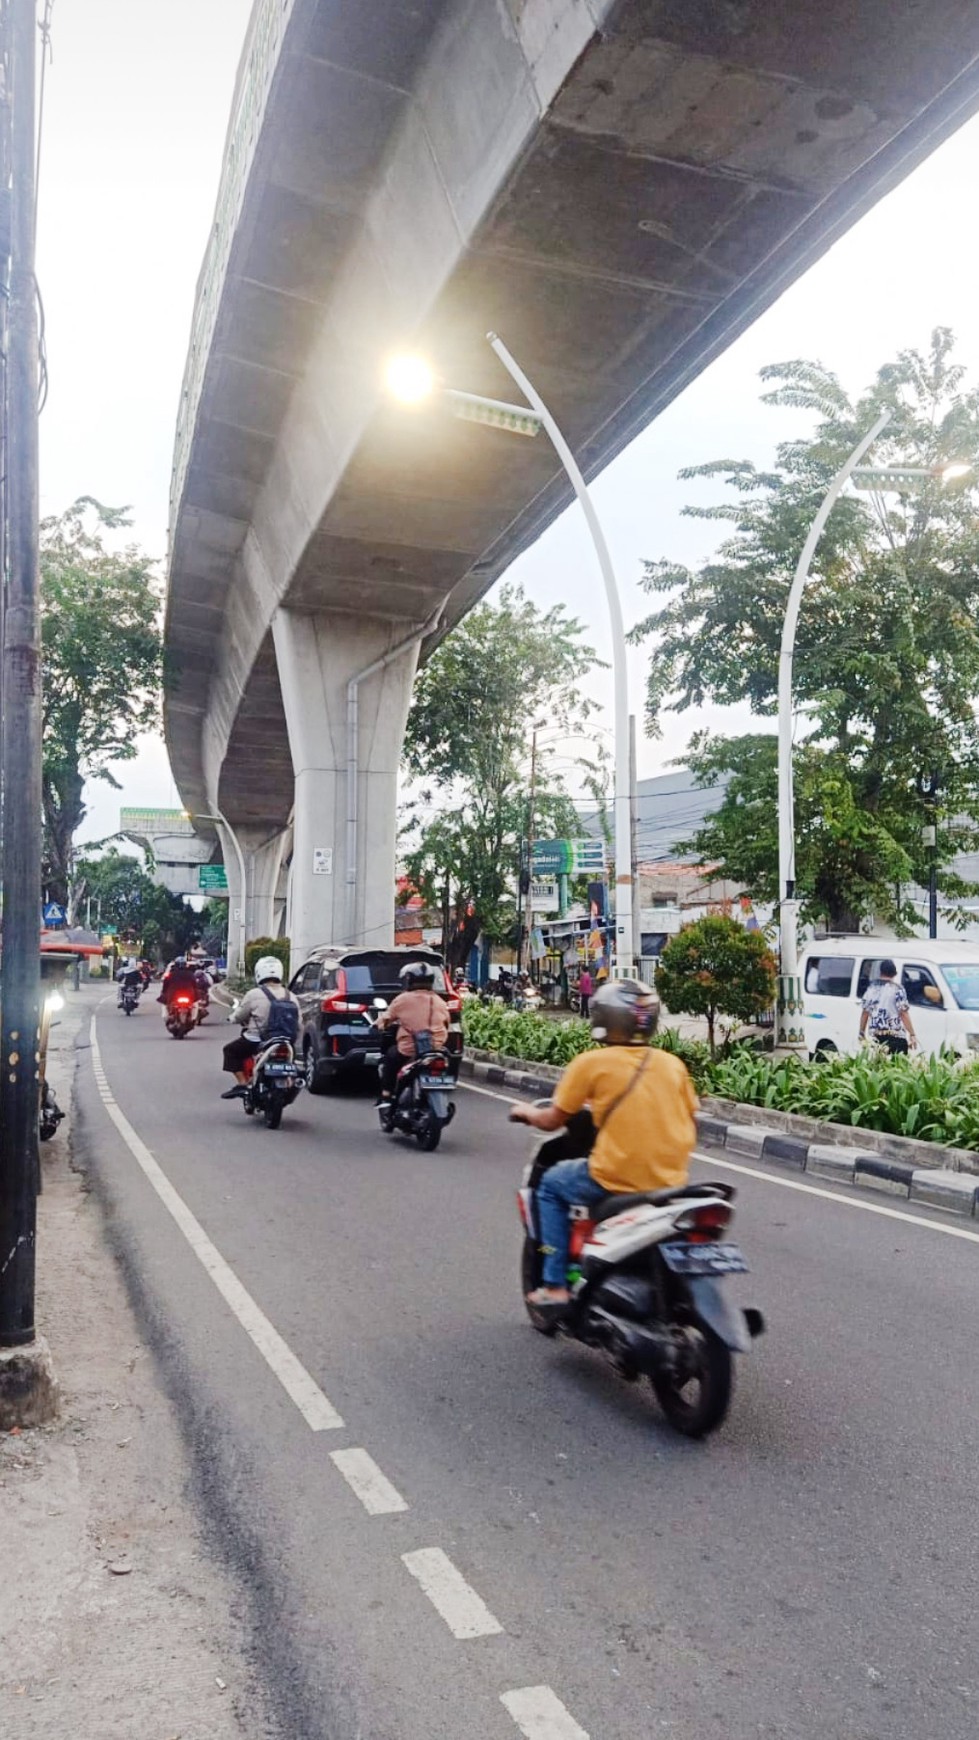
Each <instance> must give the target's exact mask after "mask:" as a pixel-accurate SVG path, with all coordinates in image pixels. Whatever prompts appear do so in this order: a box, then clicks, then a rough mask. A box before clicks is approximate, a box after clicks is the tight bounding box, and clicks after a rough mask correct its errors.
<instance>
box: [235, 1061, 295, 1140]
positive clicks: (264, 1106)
mask: <svg viewBox="0 0 979 1740" xmlns="http://www.w3.org/2000/svg"><path fill="white" fill-rule="evenodd" d="M244 1075H245V1088H246V1092H245V1097H244V1099H243V1101H242V1105H243V1106H244V1108H245V1111H246V1112H247V1114H248V1116H249V1117H250V1118H253V1117H254V1116H255V1114H256V1113H259V1114H260V1116H262V1117H263V1118H264V1119H265V1127H266V1129H268V1130H277V1129H278V1128H279V1125H280V1124H281V1122H282V1114H283V1112H284V1111H285V1108H286V1106H291V1105H292V1102H293V1100H294V1099H295V1098H296V1095H297V1094H298V1093H299V1092H300V1090H301V1089H302V1088H304V1087H305V1086H306V1076H305V1072H304V1070H303V1067H302V1065H301V1064H300V1063H297V1062H296V1054H295V1052H294V1050H293V1048H292V1046H291V1045H290V1044H289V1042H288V1040H286V1039H273V1040H271V1041H270V1042H269V1043H268V1044H260V1045H257V1046H256V1047H255V1056H254V1057H246V1059H245V1063H244Z"/></svg>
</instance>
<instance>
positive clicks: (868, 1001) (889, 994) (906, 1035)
mask: <svg viewBox="0 0 979 1740" xmlns="http://www.w3.org/2000/svg"><path fill="white" fill-rule="evenodd" d="M868 1029H869V1032H870V1038H871V1039H872V1040H873V1042H874V1044H875V1045H877V1046H879V1047H880V1049H881V1050H882V1051H889V1052H890V1054H891V1056H892V1057H906V1056H907V1054H908V1049H909V1047H910V1049H911V1050H913V1051H916V1050H917V1049H918V1040H917V1037H916V1035H915V1031H914V1028H913V1026H912V1025H911V1015H910V1012H909V1009H908V999H907V993H906V992H905V991H903V990H902V989H901V986H900V985H899V984H898V982H897V968H896V966H895V965H894V962H893V961H881V963H880V977H879V978H876V979H873V980H872V981H871V983H870V984H869V985H868V986H867V989H866V991H865V992H864V998H863V1007H862V1009H861V1012H860V1038H861V1039H863V1038H865V1036H866V1034H867V1032H868Z"/></svg>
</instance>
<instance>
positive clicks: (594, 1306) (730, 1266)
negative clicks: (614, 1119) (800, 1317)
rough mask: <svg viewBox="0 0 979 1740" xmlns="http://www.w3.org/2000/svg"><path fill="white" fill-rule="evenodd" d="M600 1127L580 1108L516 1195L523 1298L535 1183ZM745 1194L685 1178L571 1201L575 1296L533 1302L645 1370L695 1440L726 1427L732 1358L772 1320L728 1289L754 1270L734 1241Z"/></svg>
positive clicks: (532, 1244) (536, 1263) (536, 1270)
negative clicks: (725, 1287) (733, 1278)
mask: <svg viewBox="0 0 979 1740" xmlns="http://www.w3.org/2000/svg"><path fill="white" fill-rule="evenodd" d="M594 1133H595V1132H594V1126H593V1124H592V1121H591V1118H590V1116H589V1115H588V1113H587V1112H585V1113H578V1114H577V1115H576V1117H575V1118H572V1119H571V1120H570V1121H569V1123H568V1126H567V1128H566V1129H564V1130H562V1131H559V1132H558V1133H557V1134H556V1135H554V1136H547V1137H545V1138H544V1139H543V1140H541V1141H540V1143H539V1145H538V1147H537V1150H536V1152H535V1154H534V1156H533V1158H532V1159H531V1161H530V1163H529V1164H528V1165H527V1167H526V1168H525V1171H524V1175H523V1180H522V1183H521V1187H520V1189H519V1191H518V1193H517V1200H518V1205H519V1209H520V1218H521V1221H522V1223H523V1229H524V1245H523V1256H522V1263H521V1283H522V1286H523V1292H524V1298H525V1301H526V1296H527V1294H528V1293H531V1292H533V1291H534V1289H535V1288H537V1287H538V1286H540V1283H541V1263H542V1260H541V1253H540V1242H541V1240H540V1227H539V1223H538V1218H537V1200H536V1194H535V1193H536V1189H537V1186H538V1184H539V1183H540V1181H541V1179H542V1178H543V1176H544V1173H545V1172H546V1171H547V1169H548V1168H549V1167H550V1166H554V1165H556V1163H557V1162H558V1161H559V1160H570V1159H580V1158H581V1157H582V1156H583V1155H585V1154H587V1153H588V1152H589V1151H590V1147H591V1143H592V1141H593V1139H594ZM735 1194H736V1193H735V1190H734V1187H733V1186H732V1185H729V1184H714V1183H709V1184H687V1185H682V1186H679V1187H677V1188H674V1189H670V1190H651V1191H647V1192H643V1193H641V1194H637V1195H632V1196H626V1195H611V1196H608V1197H606V1199H605V1201H604V1202H600V1203H598V1204H593V1205H587V1206H586V1205H585V1204H579V1205H576V1206H574V1207H572V1209H571V1240H570V1247H569V1252H570V1254H569V1266H568V1287H569V1289H570V1291H571V1302H570V1305H568V1306H557V1307H542V1306H536V1305H531V1304H529V1303H528V1304H527V1306H526V1309H527V1314H528V1316H529V1318H530V1321H531V1323H532V1324H533V1326H534V1328H535V1329H536V1330H538V1331H539V1333H540V1334H541V1335H549V1336H550V1335H555V1334H557V1333H558V1332H560V1333H561V1334H563V1335H567V1336H569V1337H570V1338H571V1339H572V1340H574V1341H580V1342H583V1343H584V1344H585V1345H586V1346H587V1347H598V1348H602V1349H603V1350H604V1351H605V1352H606V1353H607V1354H609V1355H610V1357H611V1359H612V1362H613V1364H614V1365H615V1366H616V1368H617V1369H618V1371H619V1372H620V1374H621V1375H622V1376H623V1377H624V1378H626V1379H627V1381H629V1382H635V1381H636V1380H637V1379H638V1378H639V1377H643V1376H644V1377H647V1378H648V1379H649V1381H650V1383H651V1384H652V1387H653V1390H654V1392H655V1395H656V1399H657V1401H658V1402H659V1405H660V1407H661V1408H662V1410H663V1412H664V1414H665V1415H666V1418H667V1419H668V1420H669V1422H670V1425H671V1426H673V1427H674V1428H675V1430H676V1431H678V1432H682V1433H683V1434H684V1436H685V1437H688V1438H702V1437H704V1436H705V1435H706V1434H707V1433H708V1432H713V1431H716V1429H717V1427H718V1426H720V1425H721V1423H722V1421H723V1420H724V1418H725V1416H726V1414H727V1411H728V1408H729V1406H730V1402H731V1394H732V1389H733V1384H734V1361H733V1357H732V1356H733V1354H735V1353H747V1352H748V1350H749V1348H750V1346H751V1343H752V1341H753V1340H754V1339H755V1337H756V1336H759V1335H761V1334H762V1333H763V1331H764V1327H765V1324H764V1320H763V1318H762V1314H761V1312H760V1311H758V1310H756V1309H754V1307H748V1308H745V1309H741V1308H739V1307H737V1306H735V1305H732V1304H731V1302H730V1301H729V1300H728V1299H727V1298H726V1297H725V1295H724V1293H723V1291H722V1285H721V1283H722V1281H723V1278H724V1276H726V1275H737V1274H745V1273H747V1270H748V1264H747V1263H746V1261H745V1259H744V1256H743V1255H742V1252H741V1250H740V1249H739V1247H738V1246H737V1245H736V1244H733V1243H732V1242H730V1240H729V1239H728V1238H727V1233H728V1229H729V1227H730V1224H731V1220H732V1219H733V1215H734V1210H733V1208H732V1203H733V1200H734V1197H735Z"/></svg>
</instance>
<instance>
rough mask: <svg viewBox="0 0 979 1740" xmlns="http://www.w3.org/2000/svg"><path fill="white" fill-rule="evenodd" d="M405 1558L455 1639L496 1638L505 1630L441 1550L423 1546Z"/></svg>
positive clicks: (403, 1558) (405, 1562)
mask: <svg viewBox="0 0 979 1740" xmlns="http://www.w3.org/2000/svg"><path fill="white" fill-rule="evenodd" d="M401 1558H402V1562H403V1563H404V1564H405V1565H407V1567H408V1569H409V1571H410V1572H411V1574H412V1576H413V1577H414V1578H415V1580H416V1581H417V1582H418V1583H420V1584H421V1587H422V1588H423V1589H424V1591H425V1594H426V1595H427V1596H428V1599H429V1601H430V1602H431V1603H432V1606H433V1607H434V1608H435V1611H436V1612H437V1613H440V1614H441V1616H442V1618H443V1619H444V1620H445V1623H446V1625H447V1626H448V1628H449V1630H450V1631H451V1633H452V1635H453V1637H458V1638H470V1637H495V1636H496V1635H497V1634H498V1633H499V1632H501V1631H502V1630H503V1627H502V1625H501V1624H500V1622H499V1620H498V1619H494V1617H493V1615H492V1613H491V1612H490V1610H489V1608H488V1607H487V1605H486V1603H485V1601H484V1600H483V1599H482V1597H481V1596H479V1595H477V1594H476V1591H475V1589H471V1588H470V1586H469V1584H468V1583H467V1582H466V1579H465V1577H464V1576H463V1575H462V1572H461V1571H457V1570H456V1568H455V1566H454V1564H453V1563H452V1560H451V1559H450V1558H449V1556H448V1554H447V1553H443V1551H442V1549H441V1547H422V1548H420V1550H419V1551H418V1552H416V1553H402V1555H401Z"/></svg>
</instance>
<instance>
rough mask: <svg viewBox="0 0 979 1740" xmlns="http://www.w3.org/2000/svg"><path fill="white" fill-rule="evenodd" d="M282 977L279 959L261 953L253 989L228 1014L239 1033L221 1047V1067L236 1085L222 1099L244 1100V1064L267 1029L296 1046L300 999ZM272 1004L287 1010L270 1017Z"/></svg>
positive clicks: (245, 1087) (245, 1078)
mask: <svg viewBox="0 0 979 1740" xmlns="http://www.w3.org/2000/svg"><path fill="white" fill-rule="evenodd" d="M284 976H285V975H284V969H283V966H282V962H281V961H279V960H276V958H275V956H274V955H263V956H262V959H261V960H260V961H256V963H255V986H254V989H253V990H251V991H246V992H245V995H244V996H243V997H242V999H241V1002H240V1003H237V1004H236V1005H235V1007H234V1009H233V1010H232V1011H231V1014H230V1015H229V1016H228V1020H229V1021H232V1022H235V1023H237V1025H238V1026H240V1027H241V1029H242V1032H241V1037H240V1038H239V1039H232V1040H231V1041H230V1042H229V1043H228V1044H227V1045H226V1046H225V1048H224V1062H223V1067H224V1069H225V1070H226V1071H227V1073H228V1074H229V1075H233V1076H234V1078H235V1085H234V1087H231V1088H228V1089H227V1090H226V1092H225V1093H223V1094H222V1095H221V1098H222V1099H223V1100H241V1099H244V1097H245V1094H246V1093H247V1091H248V1087H247V1084H248V1076H247V1074H246V1072H245V1064H246V1063H247V1062H248V1059H249V1058H250V1057H254V1056H255V1053H256V1051H257V1049H258V1047H259V1046H260V1045H261V1043H262V1041H263V1039H265V1038H267V1037H268V1036H269V1032H270V1029H271V1030H272V1031H275V1032H279V1033H281V1035H282V1038H283V1039H288V1041H289V1043H290V1044H291V1045H295V1043H296V1040H297V1039H298V1037H299V1026H300V1011H299V1002H298V999H297V998H295V997H294V996H293V994H292V992H291V991H288V990H287V989H286V987H285V985H284V984H283V982H282V981H283V978H284ZM395 1000H397V999H395ZM274 1004H280V1005H281V1004H285V1005H286V1006H287V1011H288V1013H287V1012H286V1011H283V1012H282V1013H278V1012H277V1013H276V1014H275V1015H274V1016H273V1013H272V1010H273V1005H274Z"/></svg>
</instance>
